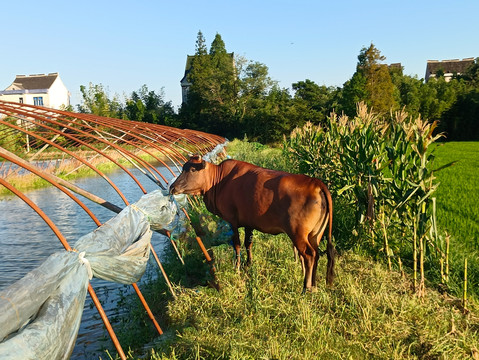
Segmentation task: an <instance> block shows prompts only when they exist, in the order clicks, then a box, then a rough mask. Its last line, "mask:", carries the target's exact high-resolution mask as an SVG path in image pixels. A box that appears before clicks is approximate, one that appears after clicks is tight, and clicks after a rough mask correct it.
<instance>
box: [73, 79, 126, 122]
mask: <svg viewBox="0 0 479 360" xmlns="http://www.w3.org/2000/svg"><path fill="white" fill-rule="evenodd" d="M80 91H81V93H82V97H83V100H82V103H81V104H80V105H78V111H79V112H81V113H88V114H95V115H100V116H107V117H113V118H119V119H121V118H122V117H123V110H122V106H121V102H120V101H119V99H118V96H116V95H115V96H114V97H113V99H110V98H109V96H108V90H107V89H105V88H104V87H103V85H102V84H97V85H94V84H92V83H90V84H89V86H88V88H87V87H86V86H84V85H81V86H80Z"/></svg>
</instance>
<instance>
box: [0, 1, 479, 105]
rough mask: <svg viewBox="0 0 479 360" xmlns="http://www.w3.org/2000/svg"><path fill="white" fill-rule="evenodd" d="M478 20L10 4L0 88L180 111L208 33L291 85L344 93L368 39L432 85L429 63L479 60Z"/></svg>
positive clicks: (139, 4)
mask: <svg viewBox="0 0 479 360" xmlns="http://www.w3.org/2000/svg"><path fill="white" fill-rule="evenodd" d="M478 14H479V1H477V0H470V1H464V0H459V1H454V2H451V1H447V2H446V1H442V0H434V1H430V0H415V1H410V0H402V1H389V0H361V1H359V0H358V1H342V0H333V1H322V0H315V1H313V0H312V1H306V0H294V1H286V0H275V1H269V0H254V1H251V0H241V1H229V0H222V1H208V0H203V1H198V0H196V1H190V0H178V1H171V0H170V1H161V0H157V1H153V0H150V1H146V0H135V1H122V0H117V1H107V0H96V1H90V0H83V1H75V0H74V1H64V0H62V1H49V0H45V1H40V2H39V1H31V0H22V1H12V0H10V1H8V0H2V5H1V6H0V29H1V35H0V39H1V40H0V89H5V88H6V87H8V86H9V85H10V84H11V83H12V82H13V80H14V79H15V76H16V75H30V74H44V73H45V74H46V73H52V72H58V73H59V74H60V77H61V79H62V81H63V83H64V84H65V86H66V87H67V88H68V89H69V91H70V92H71V103H72V104H73V105H76V104H79V103H80V102H81V99H82V98H81V93H80V86H81V85H85V86H88V84H89V83H92V84H95V85H97V84H101V85H103V86H104V88H105V89H106V90H107V92H108V95H109V96H110V98H112V97H113V96H115V95H118V96H119V97H120V99H124V96H128V95H130V94H131V93H132V92H133V91H137V90H138V89H140V88H141V86H142V85H144V84H145V85H147V87H148V89H149V90H154V91H155V92H157V93H160V92H163V94H164V100H165V101H171V102H172V104H173V105H174V107H175V108H177V107H178V106H179V105H180V104H181V87H180V80H181V78H182V77H183V75H184V70H185V62H186V56H187V55H188V54H190V55H192V54H194V52H195V42H196V38H197V34H198V31H200V30H201V32H202V33H203V35H204V37H205V39H206V44H207V45H208V47H209V46H210V44H211V42H212V41H213V39H214V37H215V35H216V34H217V33H218V34H220V35H221V37H222V39H223V41H224V42H225V45H226V49H227V51H228V52H234V53H235V54H236V55H239V56H242V57H244V58H246V59H247V60H250V61H255V62H260V63H263V64H265V65H266V66H267V67H268V69H269V75H270V77H271V78H272V79H273V80H276V81H278V83H279V85H280V86H281V87H282V88H290V87H291V84H292V83H295V82H298V81H303V80H306V79H309V80H312V81H314V82H315V83H317V84H318V85H326V86H342V85H343V84H344V82H345V81H347V80H348V79H350V78H351V76H352V75H353V73H354V71H355V68H356V64H357V57H358V55H359V53H360V51H361V49H362V48H363V47H367V46H369V45H370V44H371V43H373V44H374V45H375V47H376V48H377V49H378V50H379V51H380V52H381V54H382V55H383V56H385V57H386V60H385V63H388V64H390V63H401V64H402V66H403V68H404V74H406V75H411V76H416V75H417V76H418V78H423V77H424V74H425V70H426V62H427V60H446V59H463V58H469V57H479V25H478Z"/></svg>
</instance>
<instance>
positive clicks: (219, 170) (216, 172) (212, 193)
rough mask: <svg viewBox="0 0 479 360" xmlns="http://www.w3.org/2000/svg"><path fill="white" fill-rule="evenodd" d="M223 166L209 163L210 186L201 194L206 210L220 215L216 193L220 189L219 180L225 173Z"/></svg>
mask: <svg viewBox="0 0 479 360" xmlns="http://www.w3.org/2000/svg"><path fill="white" fill-rule="evenodd" d="M224 170H225V169H224V167H223V166H222V164H220V165H215V164H210V165H209V173H210V176H211V178H210V181H209V183H210V185H211V186H210V187H209V189H208V190H206V191H205V193H204V195H203V200H204V202H205V205H206V208H207V209H208V211H210V212H212V213H213V214H215V215H218V216H221V212H220V210H219V209H218V206H217V194H218V192H219V191H220V187H221V181H222V180H223V179H224V178H225V176H226V174H225V173H224Z"/></svg>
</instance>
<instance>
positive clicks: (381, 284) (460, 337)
mask: <svg viewBox="0 0 479 360" xmlns="http://www.w3.org/2000/svg"><path fill="white" fill-rule="evenodd" d="M252 147H254V148H255V151H252V150H251V148H252ZM453 147H454V146H453ZM457 147H460V145H457ZM443 149H444V150H446V153H451V151H449V150H450V149H448V148H447V147H441V148H439V149H438V152H437V154H438V161H437V162H436V165H437V166H440V165H438V164H440V163H441V161H442V162H446V163H447V160H444V159H441V156H442V155H441V152H440V151H441V150H443ZM474 149H475V148H473V149H472V150H473V151H475V150H474ZM228 152H229V153H232V152H235V154H236V155H237V154H243V155H241V159H244V160H247V161H252V162H255V163H257V164H259V165H262V166H266V167H275V168H287V164H285V163H284V162H282V160H281V151H280V150H278V149H268V148H265V147H262V146H261V145H258V144H246V143H244V142H236V141H234V142H233V143H232V144H230V147H229V149H228ZM254 154H255V155H256V156H257V158H256V159H255V158H254V156H255V155H254ZM235 157H236V158H237V157H238V156H235ZM462 158H463V159H464V158H465V157H462ZM258 159H260V160H259V161H256V160H258ZM278 159H279V161H278ZM465 162H466V161H465ZM467 167H468V166H467V165H466V170H467ZM451 169H452V168H451ZM456 169H457V167H456ZM456 171H457V170H456ZM445 174H447V173H446V172H445V171H444V172H442V174H441V176H445ZM438 176H439V173H438ZM466 186H467V185H463V186H462V187H460V188H462V189H464V188H465V187H466ZM445 199H446V198H445V195H444V194H442V193H438V207H439V208H441V207H443V203H444V202H445V201H447V200H445ZM464 201H466V200H464ZM457 205H458V207H460V204H457ZM438 211H443V210H438ZM453 214H455V212H454V211H453ZM193 217H196V218H197V219H198V223H199V226H200V225H201V224H203V226H202V229H201V230H202V231H203V233H204V234H203V235H202V239H203V240H204V241H205V245H206V246H207V247H208V248H211V250H212V251H213V253H214V258H215V262H216V269H217V273H216V274H217V278H218V280H219V283H220V285H221V291H219V292H218V291H217V290H216V289H214V288H212V287H210V286H208V282H209V281H211V277H210V276H209V275H208V268H207V266H206V265H205V263H204V261H203V259H202V256H201V254H200V252H199V250H198V248H197V245H196V244H195V242H194V240H192V236H193V234H192V232H191V230H190V233H189V234H187V235H185V237H184V238H183V239H182V240H181V241H180V244H182V250H183V253H184V259H185V262H186V266H184V267H182V266H181V265H180V264H179V262H178V261H177V260H173V261H170V262H169V263H168V264H166V267H167V269H168V270H167V271H168V273H169V274H171V278H170V279H171V280H172V281H173V282H174V283H175V284H176V286H175V288H176V291H177V295H178V298H177V300H175V301H173V300H172V299H171V296H169V295H168V293H167V290H166V286H165V285H164V284H162V281H158V282H156V283H154V284H152V285H151V288H150V289H148V290H145V292H146V296H147V298H148V300H149V301H151V300H150V299H151V298H153V299H154V301H153V303H154V306H155V310H154V312H155V313H157V314H161V315H160V324H161V325H162V327H163V329H167V330H166V332H165V335H164V336H162V337H160V338H158V339H157V340H156V342H155V343H154V344H153V345H152V346H151V345H150V346H149V348H150V350H148V351H146V350H135V351H132V352H130V356H129V357H130V358H138V357H140V356H141V357H142V358H144V357H145V358H150V359H153V360H160V359H161V360H165V359H317V358H320V359H366V358H373V359H466V358H472V359H478V358H479V309H478V305H477V302H476V301H475V300H472V301H470V302H469V304H468V308H469V311H468V312H463V309H462V306H461V300H460V299H457V298H454V297H452V296H450V295H447V294H441V293H439V292H438V291H435V290H434V287H433V286H428V287H427V289H426V294H425V296H424V297H423V298H420V297H418V296H416V295H415V294H414V293H413V291H412V279H411V275H410V274H408V273H407V272H406V274H405V275H402V274H401V273H399V272H398V271H389V270H388V269H387V267H386V265H385V264H384V263H382V262H377V261H374V260H372V259H371V258H370V257H368V256H365V255H359V254H358V253H357V252H353V251H345V252H343V253H342V254H341V255H340V256H339V258H338V261H337V267H336V272H337V277H336V280H335V283H334V286H333V287H331V288H327V287H326V286H325V285H324V282H325V281H324V274H325V269H326V258H325V257H322V258H321V259H320V263H319V266H318V276H319V280H318V283H319V286H318V291H317V292H315V293H307V294H301V289H302V274H301V267H300V265H299V263H297V262H295V260H294V258H293V251H292V245H291V241H290V240H289V239H288V238H287V236H285V235H278V236H271V235H265V234H261V233H258V232H255V241H254V245H253V255H254V260H253V265H252V266H250V267H245V266H242V268H241V272H240V273H239V274H238V273H236V272H235V271H234V266H233V261H234V259H233V258H234V256H233V250H232V248H231V246H230V245H229V244H228V243H227V241H228V240H227V239H226V238H225V237H223V238H221V239H219V238H218V229H219V228H221V227H222V226H223V224H222V222H221V221H220V220H219V219H218V218H217V217H214V216H212V215H209V214H207V213H206V212H205V210H204V207H203V208H202V207H201V206H200V207H198V208H197V214H196V215H195V216H193ZM459 223H461V222H459ZM440 226H444V225H443V223H442V222H440ZM459 227H460V226H459ZM450 231H451V233H452V230H450ZM213 245H214V246H213ZM465 246H468V247H469V246H472V248H473V245H471V244H470V243H468V244H467V245H465ZM470 253H471V252H470V251H469V252H468V256H469V254H470ZM243 256H244V254H243ZM244 262H245V259H244V258H243V263H244ZM429 285H432V284H429ZM473 286H477V284H475V285H473ZM145 292H144V293H145ZM165 308H166V311H165V310H164V309H165ZM151 347H152V349H151Z"/></svg>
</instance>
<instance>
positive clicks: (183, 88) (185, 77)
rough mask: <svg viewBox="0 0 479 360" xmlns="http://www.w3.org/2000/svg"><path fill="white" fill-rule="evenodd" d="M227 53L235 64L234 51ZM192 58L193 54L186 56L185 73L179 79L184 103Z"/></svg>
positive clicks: (188, 87)
mask: <svg viewBox="0 0 479 360" xmlns="http://www.w3.org/2000/svg"><path fill="white" fill-rule="evenodd" d="M228 55H229V56H231V60H232V64H233V66H235V61H234V53H228ZM194 58H195V55H187V56H186V65H185V74H184V75H183V78H182V79H181V80H180V84H181V101H182V103H186V102H187V101H188V91H189V89H190V86H191V83H190V82H189V81H188V74H189V73H190V72H191V67H192V64H193V59H194Z"/></svg>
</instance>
